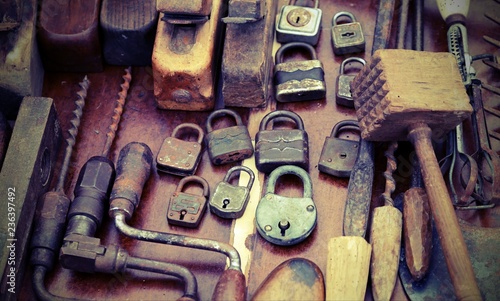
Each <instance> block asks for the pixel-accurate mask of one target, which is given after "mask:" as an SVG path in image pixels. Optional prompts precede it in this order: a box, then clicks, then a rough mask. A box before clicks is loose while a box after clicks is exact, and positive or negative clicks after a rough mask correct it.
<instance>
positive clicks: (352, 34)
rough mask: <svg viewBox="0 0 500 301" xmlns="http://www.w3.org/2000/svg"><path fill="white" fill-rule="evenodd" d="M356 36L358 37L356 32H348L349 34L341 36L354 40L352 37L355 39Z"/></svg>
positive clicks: (345, 33)
mask: <svg viewBox="0 0 500 301" xmlns="http://www.w3.org/2000/svg"><path fill="white" fill-rule="evenodd" d="M355 35H356V33H355V32H353V31H348V32H344V33H343V34H341V36H342V37H343V38H352V37H354V36H355Z"/></svg>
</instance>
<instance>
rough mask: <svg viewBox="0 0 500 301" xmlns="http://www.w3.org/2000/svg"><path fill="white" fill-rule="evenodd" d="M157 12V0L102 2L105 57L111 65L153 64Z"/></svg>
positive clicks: (101, 20) (104, 0) (101, 24)
mask: <svg viewBox="0 0 500 301" xmlns="http://www.w3.org/2000/svg"><path fill="white" fill-rule="evenodd" d="M157 22H158V13H157V12H156V1H154V0H147V1H142V0H134V1H120V0H103V2H102V7H101V13H100V26H101V29H102V34H103V56H104V60H105V62H106V63H108V64H110V65H126V66H128V65H132V66H147V65H151V56H152V54H153V45H154V39H155V34H156V24H157Z"/></svg>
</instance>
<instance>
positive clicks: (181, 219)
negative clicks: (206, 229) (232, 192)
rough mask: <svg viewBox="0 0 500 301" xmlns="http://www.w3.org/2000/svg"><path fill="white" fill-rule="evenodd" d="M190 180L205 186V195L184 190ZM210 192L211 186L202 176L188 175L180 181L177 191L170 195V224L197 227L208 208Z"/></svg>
mask: <svg viewBox="0 0 500 301" xmlns="http://www.w3.org/2000/svg"><path fill="white" fill-rule="evenodd" d="M189 182H196V183H199V184H201V186H202V187H203V195H196V194H192V193H187V192H183V191H182V190H183V189H184V186H185V185H186V184H187V183H189ZM209 194H210V186H209V184H208V182H207V181H206V180H205V179H203V178H202V177H198V176H188V177H184V178H182V179H181V180H180V181H179V184H178V185H177V188H176V189H175V192H174V193H173V194H172V196H171V197H170V203H169V205H168V212H167V221H168V223H169V224H172V225H177V226H183V227H188V228H196V227H198V225H199V224H200V221H201V219H202V217H203V214H204V213H205V210H206V208H207V197H208V196H209Z"/></svg>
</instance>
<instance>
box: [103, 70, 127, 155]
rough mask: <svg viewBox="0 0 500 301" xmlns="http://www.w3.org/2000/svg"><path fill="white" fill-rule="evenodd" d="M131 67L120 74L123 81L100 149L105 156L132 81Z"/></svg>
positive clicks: (114, 133) (114, 134)
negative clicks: (104, 140) (104, 141)
mask: <svg viewBox="0 0 500 301" xmlns="http://www.w3.org/2000/svg"><path fill="white" fill-rule="evenodd" d="M131 71H132V67H128V68H127V69H125V75H123V76H122V78H123V83H122V84H121V85H120V87H121V88H122V89H121V91H120V92H119V93H118V99H116V106H115V109H114V111H113V112H114V114H113V116H112V117H111V120H112V123H111V125H110V126H109V131H108V133H107V134H106V136H107V139H106V144H105V145H104V149H103V151H102V155H103V156H104V157H107V156H108V154H109V151H110V149H111V145H112V144H113V140H114V139H115V136H116V131H117V129H118V125H119V124H120V119H121V116H122V113H123V106H124V105H125V100H126V99H127V94H128V89H129V88H130V82H131V81H132V74H131Z"/></svg>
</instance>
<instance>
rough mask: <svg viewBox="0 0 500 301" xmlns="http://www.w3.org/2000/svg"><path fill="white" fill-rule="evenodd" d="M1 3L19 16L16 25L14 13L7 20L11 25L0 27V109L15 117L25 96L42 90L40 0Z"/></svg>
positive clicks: (11, 0)
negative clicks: (38, 38)
mask: <svg viewBox="0 0 500 301" xmlns="http://www.w3.org/2000/svg"><path fill="white" fill-rule="evenodd" d="M2 3H3V4H2V5H7V6H10V7H11V9H13V10H14V11H15V12H12V14H14V15H16V19H20V22H19V24H18V25H17V26H15V24H13V22H14V21H12V20H13V18H14V17H11V19H10V20H11V21H12V22H7V23H9V24H10V25H12V26H10V25H9V26H7V27H5V28H4V29H5V31H0V45H2V47H0V78H1V80H0V110H2V111H3V112H4V114H5V116H6V117H7V118H8V119H14V118H15V116H16V114H17V111H18V110H19V106H20V104H21V101H22V99H23V97H24V96H40V95H41V94H42V86H43V74H44V70H43V65H42V61H41V60H40V55H39V53H38V47H37V43H36V30H35V29H36V15H37V14H36V12H37V1H36V0H30V1H22V2H21V1H17V0H10V1H9V0H8V1H2ZM21 4H22V5H21ZM2 8H3V7H2ZM17 12H19V15H17ZM5 13H8V12H7V11H6V12H5ZM16 22H17V21H16ZM2 24H3V23H2Z"/></svg>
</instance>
